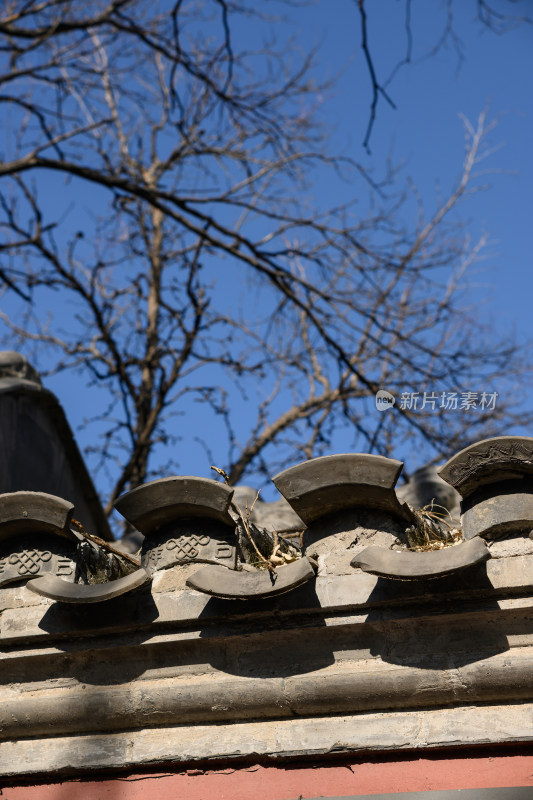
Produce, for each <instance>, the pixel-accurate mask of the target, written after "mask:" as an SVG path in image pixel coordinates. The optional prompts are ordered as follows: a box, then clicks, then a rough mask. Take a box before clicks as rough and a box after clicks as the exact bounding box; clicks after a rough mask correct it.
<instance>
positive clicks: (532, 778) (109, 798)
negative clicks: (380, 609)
mask: <svg viewBox="0 0 533 800" xmlns="http://www.w3.org/2000/svg"><path fill="white" fill-rule="evenodd" d="M499 786H531V787H533V748H527V749H525V750H523V751H522V752H519V753H517V752H514V753H513V754H508V755H478V754H473V755H469V756H463V757H461V758H457V757H451V756H442V755H438V754H434V755H431V756H426V757H425V758H417V759H413V758H405V759H402V760H396V761H393V760H386V761H384V760H381V761H372V762H368V761H367V762H366V763H361V762H355V761H350V762H345V763H342V764H340V763H336V764H335V765H333V764H332V765H329V766H323V765H322V766H316V767H313V766H310V765H309V764H305V765H299V766H296V765H286V766H285V767H279V766H259V765H257V766H249V767H240V768H235V769H221V770H207V771H205V772H203V771H199V770H188V771H187V772H179V773H177V772H176V773H172V772H165V773H153V774H130V775H123V776H121V777H114V778H106V779H102V780H100V781H95V780H76V781H65V782H63V783H55V784H49V785H45V784H41V785H24V786H22V785H17V786H9V787H6V786H4V787H3V791H2V793H1V795H0V796H1V798H2V800H293V799H294V800H296V799H297V798H299V797H300V795H302V797H303V799H304V800H308V799H309V800H310V799H311V798H318V797H321V796H326V797H327V796H335V795H337V796H341V797H342V796H343V795H345V796H346V795H357V794H379V793H381V792H383V793H386V792H409V791H411V792H415V791H428V790H430V789H433V790H436V789H459V788H460V789H481V788H490V787H499ZM531 796H532V798H533V789H532V792H531Z"/></svg>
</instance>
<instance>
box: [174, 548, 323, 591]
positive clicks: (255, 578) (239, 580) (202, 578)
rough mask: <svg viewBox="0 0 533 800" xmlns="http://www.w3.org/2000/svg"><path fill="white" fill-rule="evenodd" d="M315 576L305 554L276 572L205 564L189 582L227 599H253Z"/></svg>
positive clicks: (202, 589) (191, 586)
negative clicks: (242, 570) (251, 570)
mask: <svg viewBox="0 0 533 800" xmlns="http://www.w3.org/2000/svg"><path fill="white" fill-rule="evenodd" d="M314 576H315V571H314V569H313V567H312V566H311V564H310V562H309V560H308V559H307V558H305V557H304V558H299V559H298V560H297V561H293V562H292V563H291V564H284V565H283V566H281V567H277V568H276V572H275V573H273V574H272V573H270V572H268V570H256V571H255V572H236V571H234V570H230V569H227V568H226V567H218V566H208V567H203V568H202V569H200V570H198V572H195V573H194V574H193V575H191V576H189V578H187V586H189V587H190V588H191V589H196V590H197V591H198V592H203V593H204V594H209V595H211V596H213V597H220V598H222V599H225V600H253V599H261V598H268V597H276V596H277V595H279V594H285V592H290V591H292V590H293V589H296V588H297V587H298V586H301V585H302V584H303V583H306V582H307V581H309V580H310V579H311V578H314Z"/></svg>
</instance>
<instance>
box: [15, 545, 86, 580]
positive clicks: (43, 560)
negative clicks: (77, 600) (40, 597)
mask: <svg viewBox="0 0 533 800" xmlns="http://www.w3.org/2000/svg"><path fill="white" fill-rule="evenodd" d="M47 544H48V547H43V546H42V538H40V537H35V536H25V537H20V538H19V537H17V538H13V539H10V540H8V541H6V542H4V543H3V547H2V553H1V554H0V586H4V585H6V584H9V583H13V581H19V580H23V579H24V578H35V577H36V576H38V575H56V576H58V577H61V578H67V579H68V578H70V579H71V580H74V577H75V571H76V562H75V548H74V547H73V546H72V545H70V544H69V543H68V542H65V543H63V542H61V541H59V540H58V541H57V543H56V542H54V541H51V540H49V541H48V542H47ZM48 548H49V549H48Z"/></svg>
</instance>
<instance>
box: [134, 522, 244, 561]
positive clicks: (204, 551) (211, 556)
mask: <svg viewBox="0 0 533 800" xmlns="http://www.w3.org/2000/svg"><path fill="white" fill-rule="evenodd" d="M206 528H207V529H208V531H209V532H208V533H207V532H206ZM231 536H233V532H232V531H231V529H230V528H228V527H227V526H225V525H220V524H217V523H212V524H210V525H209V524H208V525H202V524H194V523H191V524H189V525H182V526H173V528H172V529H171V530H167V531H166V532H165V533H162V534H161V533H159V534H157V535H155V536H150V537H148V538H147V540H145V544H144V547H143V553H142V558H141V560H142V564H143V565H144V566H145V567H147V568H149V569H151V570H157V569H165V568H167V567H171V566H173V565H174V564H187V563H190V562H191V561H198V562H202V563H206V562H207V563H210V564H227V565H229V564H231V561H232V559H234V558H235V547H234V546H233V545H231V544H230V543H229V541H228V539H229V538H230V537H231Z"/></svg>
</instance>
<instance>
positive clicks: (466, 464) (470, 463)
mask: <svg viewBox="0 0 533 800" xmlns="http://www.w3.org/2000/svg"><path fill="white" fill-rule="evenodd" d="M437 472H438V474H439V475H440V477H441V478H442V479H443V480H445V481H446V483H449V484H450V485H451V486H453V488H454V489H456V491H458V492H459V494H460V495H461V496H462V497H467V496H468V495H469V494H471V493H472V492H473V491H475V490H476V489H477V488H479V487H480V486H484V485H486V484H489V483H499V482H500V481H506V480H513V479H515V478H523V477H524V475H528V476H531V477H533V437H531V436H495V437H494V438H492V439H483V440H482V441H481V442H476V444H472V445H470V446H469V447H465V448H464V450H461V451H460V452H459V453H456V454H455V455H454V456H452V458H450V459H449V460H448V461H447V462H446V464H444V466H442V467H441V468H440V469H439V470H437Z"/></svg>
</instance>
